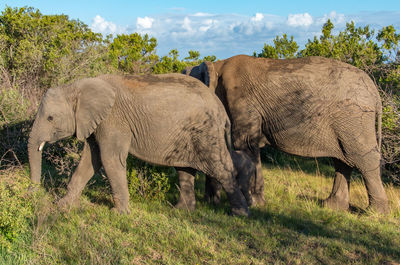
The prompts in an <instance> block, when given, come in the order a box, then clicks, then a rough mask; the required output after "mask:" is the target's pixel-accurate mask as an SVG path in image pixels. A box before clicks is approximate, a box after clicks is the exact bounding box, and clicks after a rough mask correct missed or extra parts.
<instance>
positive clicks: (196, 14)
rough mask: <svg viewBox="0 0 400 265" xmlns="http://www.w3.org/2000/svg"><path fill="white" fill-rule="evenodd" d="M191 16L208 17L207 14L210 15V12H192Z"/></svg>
mask: <svg viewBox="0 0 400 265" xmlns="http://www.w3.org/2000/svg"><path fill="white" fill-rule="evenodd" d="M192 16H194V17H208V16H212V14H209V13H203V12H197V13H195V14H193V15H192Z"/></svg>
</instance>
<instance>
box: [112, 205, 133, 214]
mask: <svg viewBox="0 0 400 265" xmlns="http://www.w3.org/2000/svg"><path fill="white" fill-rule="evenodd" d="M111 211H112V212H114V213H117V214H126V215H128V214H130V213H131V210H129V207H118V208H117V207H113V208H112V209H111Z"/></svg>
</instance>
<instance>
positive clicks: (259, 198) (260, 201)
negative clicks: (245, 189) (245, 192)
mask: <svg viewBox="0 0 400 265" xmlns="http://www.w3.org/2000/svg"><path fill="white" fill-rule="evenodd" d="M251 199H252V200H249V202H250V203H251V204H249V205H251V206H261V207H262V206H265V198H264V194H252V195H251Z"/></svg>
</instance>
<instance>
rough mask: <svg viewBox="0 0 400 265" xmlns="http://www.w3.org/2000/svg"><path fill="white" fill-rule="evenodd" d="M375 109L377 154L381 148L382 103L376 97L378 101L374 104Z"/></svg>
mask: <svg viewBox="0 0 400 265" xmlns="http://www.w3.org/2000/svg"><path fill="white" fill-rule="evenodd" d="M376 109H377V111H376V112H377V119H378V121H377V123H378V132H377V140H378V148H379V152H381V147H382V102H381V99H380V97H378V101H377V104H376Z"/></svg>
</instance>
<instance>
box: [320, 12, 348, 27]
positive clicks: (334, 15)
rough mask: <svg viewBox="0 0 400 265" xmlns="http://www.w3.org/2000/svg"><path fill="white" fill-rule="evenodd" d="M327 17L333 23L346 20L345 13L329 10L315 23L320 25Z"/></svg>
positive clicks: (340, 22)
mask: <svg viewBox="0 0 400 265" xmlns="http://www.w3.org/2000/svg"><path fill="white" fill-rule="evenodd" d="M328 19H330V20H331V21H332V23H333V24H334V25H337V24H343V23H345V22H346V21H345V20H346V17H345V15H343V14H338V13H336V11H331V12H330V13H329V14H324V16H323V17H320V18H318V19H317V21H316V23H317V24H320V25H322V24H324V23H325V22H326V21H328Z"/></svg>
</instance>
